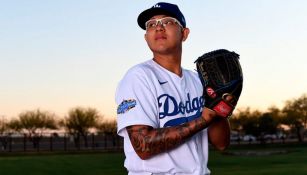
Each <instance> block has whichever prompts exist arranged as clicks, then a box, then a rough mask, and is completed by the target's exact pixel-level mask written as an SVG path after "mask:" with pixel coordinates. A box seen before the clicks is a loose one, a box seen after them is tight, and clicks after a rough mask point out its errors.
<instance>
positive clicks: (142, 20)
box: [137, 8, 174, 30]
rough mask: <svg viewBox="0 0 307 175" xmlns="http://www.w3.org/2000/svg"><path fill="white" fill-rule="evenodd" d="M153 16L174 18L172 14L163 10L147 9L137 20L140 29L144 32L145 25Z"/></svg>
mask: <svg viewBox="0 0 307 175" xmlns="http://www.w3.org/2000/svg"><path fill="white" fill-rule="evenodd" d="M155 15H168V16H171V17H174V15H173V14H172V13H170V12H169V11H166V10H163V9H158V8H151V9H147V10H145V11H143V12H142V13H141V14H140V15H139V17H138V19H137V21H138V24H139V26H140V27H141V28H142V29H144V30H146V27H145V23H146V22H147V21H148V20H149V19H150V18H152V17H153V16H155Z"/></svg>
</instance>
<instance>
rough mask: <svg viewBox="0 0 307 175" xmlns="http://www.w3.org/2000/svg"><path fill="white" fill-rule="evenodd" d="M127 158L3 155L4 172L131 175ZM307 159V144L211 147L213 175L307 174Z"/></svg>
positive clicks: (108, 155) (5, 174) (112, 155)
mask: <svg viewBox="0 0 307 175" xmlns="http://www.w3.org/2000/svg"><path fill="white" fill-rule="evenodd" d="M254 153H260V155H254ZM267 153H272V155H265V154H267ZM274 153H276V154H274ZM277 153H281V154H277ZM237 154H239V155H237ZM245 154H247V155H245ZM123 161H124V155H123V154H122V153H86V154H84V153H82V154H42V155H2V156H0V174H1V175H2V174H3V175H20V174H30V175H44V174H45V175H121V174H127V172H126V170H125V168H124V167H123ZM306 162H307V145H287V146H285V145H274V146H268V145H267V146H265V147H263V146H249V145H246V146H236V147H234V146H232V147H230V148H229V149H228V150H227V152H224V153H221V152H217V151H214V150H211V151H210V159H209V165H208V166H209V168H210V169H211V171H212V174H213V175H256V174H257V175H275V174H276V175H277V174H278V175H289V174H290V175H296V174H307V166H306V165H307V163H306Z"/></svg>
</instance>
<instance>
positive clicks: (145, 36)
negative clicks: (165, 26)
mask: <svg viewBox="0 0 307 175" xmlns="http://www.w3.org/2000/svg"><path fill="white" fill-rule="evenodd" d="M144 38H145V41H146V42H147V35H146V33H145V34H144Z"/></svg>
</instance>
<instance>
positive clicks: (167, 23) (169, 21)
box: [164, 20, 174, 25]
mask: <svg viewBox="0 0 307 175" xmlns="http://www.w3.org/2000/svg"><path fill="white" fill-rule="evenodd" d="M164 24H166V25H173V24H174V21H172V20H167V21H165V22H164Z"/></svg>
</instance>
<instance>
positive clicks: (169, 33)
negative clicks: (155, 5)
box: [145, 15, 187, 54]
mask: <svg viewBox="0 0 307 175" xmlns="http://www.w3.org/2000/svg"><path fill="white" fill-rule="evenodd" d="M165 17H167V16H165V15H156V16H153V17H152V18H151V19H150V20H153V22H152V24H153V25H154V24H156V23H155V20H158V19H162V18H165ZM167 21H168V18H166V20H162V21H160V22H158V24H157V25H154V27H149V28H147V29H146V34H145V40H146V42H147V44H148V46H149V48H150V49H151V50H152V52H154V53H159V54H169V53H171V52H173V51H176V49H178V48H180V49H181V44H182V41H184V40H185V39H186V37H187V35H185V32H184V30H187V29H183V28H182V27H181V26H180V24H178V23H177V22H176V21H172V20H169V21H168V23H165V22H167ZM163 22H164V24H162V23H163Z"/></svg>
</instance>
